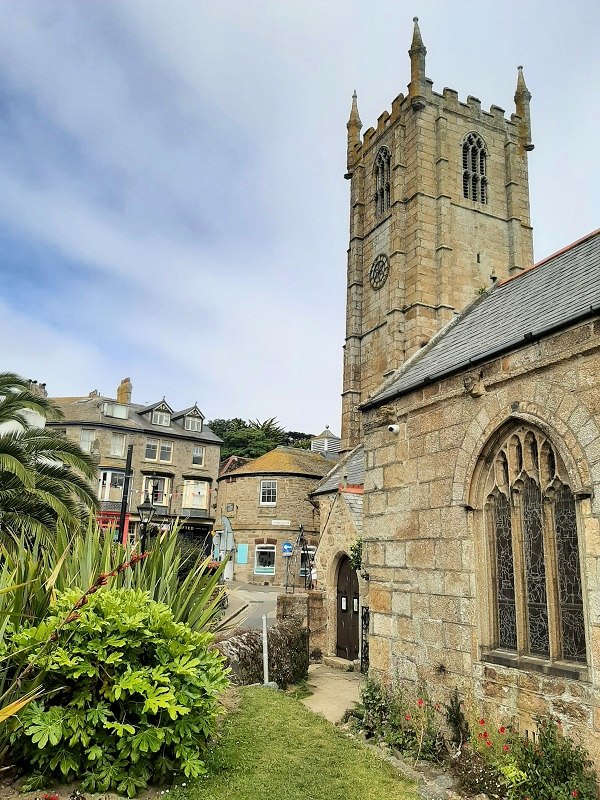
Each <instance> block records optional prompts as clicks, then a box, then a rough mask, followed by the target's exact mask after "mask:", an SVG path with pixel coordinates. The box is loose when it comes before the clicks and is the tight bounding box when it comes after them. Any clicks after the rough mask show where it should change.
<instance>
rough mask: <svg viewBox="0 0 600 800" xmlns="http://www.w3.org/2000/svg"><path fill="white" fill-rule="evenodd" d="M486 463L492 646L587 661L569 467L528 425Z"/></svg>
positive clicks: (531, 653)
mask: <svg viewBox="0 0 600 800" xmlns="http://www.w3.org/2000/svg"><path fill="white" fill-rule="evenodd" d="M488 463H489V464H490V470H489V473H488V476H487V484H486V489H485V493H486V504H485V510H486V522H487V530H488V541H489V545H490V554H491V562H492V563H491V577H492V593H493V604H492V605H493V609H492V610H493V614H492V616H493V620H492V630H493V636H492V639H493V641H492V645H493V646H494V647H497V648H502V649H504V650H512V651H515V652H518V653H519V654H523V655H530V656H539V657H542V658H545V659H549V660H551V661H557V660H563V661H576V662H585V661H586V644H585V623H584V612H583V592H582V585H581V569H580V560H579V543H578V536H577V514H576V501H575V496H574V494H573V491H572V489H571V487H570V486H569V480H568V476H567V474H566V470H565V468H564V465H563V464H562V461H561V459H560V457H559V456H558V454H557V453H556V452H555V450H554V448H553V447H552V445H551V444H550V442H549V441H548V439H547V438H546V437H545V436H544V435H543V434H542V433H540V432H539V431H537V430H535V429H534V428H529V427H521V428H519V429H518V430H515V431H513V432H511V434H510V435H509V436H507V437H506V438H505V439H504V441H502V443H501V444H500V445H499V446H498V447H497V448H496V451H495V453H494V455H493V458H492V459H491V461H490V462H488Z"/></svg>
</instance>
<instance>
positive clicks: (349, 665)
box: [323, 656, 360, 672]
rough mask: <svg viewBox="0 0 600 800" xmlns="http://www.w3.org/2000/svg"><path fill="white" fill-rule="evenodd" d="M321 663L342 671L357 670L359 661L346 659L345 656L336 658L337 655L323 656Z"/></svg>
mask: <svg viewBox="0 0 600 800" xmlns="http://www.w3.org/2000/svg"><path fill="white" fill-rule="evenodd" d="M323 664H325V666H326V667H332V668H333V669H339V670H341V671H342V672H358V671H359V670H360V661H348V659H347V658H338V656H324V657H323Z"/></svg>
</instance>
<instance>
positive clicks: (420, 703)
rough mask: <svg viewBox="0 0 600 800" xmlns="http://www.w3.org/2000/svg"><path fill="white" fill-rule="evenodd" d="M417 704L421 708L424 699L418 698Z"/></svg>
mask: <svg viewBox="0 0 600 800" xmlns="http://www.w3.org/2000/svg"><path fill="white" fill-rule="evenodd" d="M417 705H418V706H419V708H421V706H422V705H423V700H422V699H421V698H420V697H419V699H418V700H417Z"/></svg>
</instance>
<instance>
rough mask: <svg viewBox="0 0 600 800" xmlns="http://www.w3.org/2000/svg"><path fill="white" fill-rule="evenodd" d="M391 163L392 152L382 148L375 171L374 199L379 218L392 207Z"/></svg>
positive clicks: (376, 161) (376, 160)
mask: <svg viewBox="0 0 600 800" xmlns="http://www.w3.org/2000/svg"><path fill="white" fill-rule="evenodd" d="M390 161H391V157H390V151H389V150H388V149H387V147H382V148H381V150H380V151H379V152H378V153H377V158H376V159H375V167H374V170H373V173H374V176H375V195H374V198H373V199H374V201H375V213H376V214H377V216H379V215H380V214H383V213H384V212H385V211H387V210H388V208H389V207H390V202H391V190H390Z"/></svg>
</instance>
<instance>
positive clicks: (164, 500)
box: [48, 378, 221, 553]
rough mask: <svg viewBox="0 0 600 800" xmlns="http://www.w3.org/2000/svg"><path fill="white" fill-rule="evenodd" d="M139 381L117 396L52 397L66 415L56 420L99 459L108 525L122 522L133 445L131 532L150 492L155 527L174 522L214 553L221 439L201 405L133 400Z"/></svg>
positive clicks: (102, 516) (102, 505)
mask: <svg viewBox="0 0 600 800" xmlns="http://www.w3.org/2000/svg"><path fill="white" fill-rule="evenodd" d="M131 396H132V385H131V382H130V380H129V378H125V379H124V380H123V381H122V382H121V384H120V385H119V387H118V389H117V393H116V398H111V397H104V396H101V395H100V394H99V393H98V392H91V393H90V394H89V395H88V396H87V397H55V398H52V399H53V401H54V402H55V403H57V405H58V406H59V407H60V408H61V409H62V411H63V414H64V419H62V420H60V422H50V423H48V425H49V426H52V427H55V428H59V429H60V430H62V431H64V433H65V435H66V436H68V437H69V438H71V439H74V440H75V441H77V442H78V444H80V445H81V447H82V449H83V450H85V451H86V452H88V453H92V454H93V455H95V456H96V458H97V459H98V499H99V501H100V516H99V519H100V522H101V524H103V525H105V526H108V525H110V524H113V525H115V524H117V522H118V517H119V512H120V509H121V502H122V498H123V487H124V484H125V467H126V463H127V453H128V449H129V447H131V448H132V459H131V473H130V474H131V476H132V477H131V483H130V487H129V498H128V503H127V520H126V523H127V529H128V531H129V533H130V534H131V535H135V534H136V532H137V530H138V528H139V515H138V512H137V507H138V506H139V505H140V504H141V503H142V502H143V500H144V498H145V497H146V496H148V498H149V499H150V500H151V502H152V504H153V506H154V517H153V520H152V524H153V525H154V526H155V527H158V528H160V527H162V526H165V525H167V524H169V523H170V522H172V521H173V520H174V519H177V518H179V519H180V521H181V522H182V534H183V535H184V536H185V537H187V538H189V539H190V540H191V541H192V542H193V543H195V544H196V545H198V546H202V547H203V548H204V549H205V550H206V552H207V553H208V552H210V538H211V533H212V528H213V523H214V520H215V516H214V511H215V507H214V503H215V502H216V496H215V494H214V490H215V488H216V480H217V475H218V470H219V455H220V451H221V440H220V439H219V438H218V437H217V436H215V434H214V433H213V432H212V431H211V430H210V429H209V428H207V427H206V426H205V424H204V416H203V414H202V412H201V411H200V409H199V408H198V406H197V405H195V404H194V405H193V406H190V407H189V408H186V409H183V410H181V411H179V410H176V409H173V408H172V407H171V406H170V405H169V403H168V402H167V401H166V400H165V399H164V398H163V399H162V400H159V401H157V402H155V403H151V404H150V405H146V406H143V405H140V404H137V403H132V402H131Z"/></svg>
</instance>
